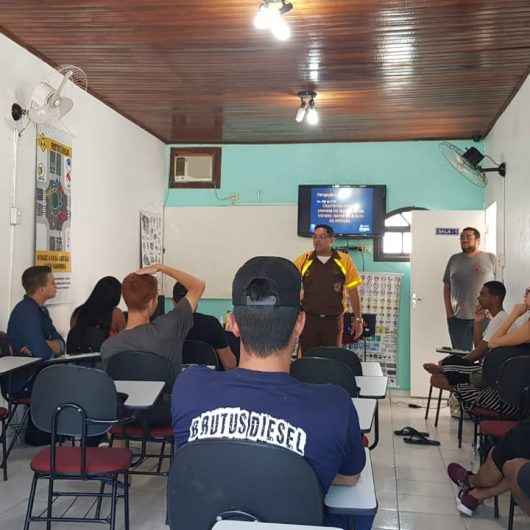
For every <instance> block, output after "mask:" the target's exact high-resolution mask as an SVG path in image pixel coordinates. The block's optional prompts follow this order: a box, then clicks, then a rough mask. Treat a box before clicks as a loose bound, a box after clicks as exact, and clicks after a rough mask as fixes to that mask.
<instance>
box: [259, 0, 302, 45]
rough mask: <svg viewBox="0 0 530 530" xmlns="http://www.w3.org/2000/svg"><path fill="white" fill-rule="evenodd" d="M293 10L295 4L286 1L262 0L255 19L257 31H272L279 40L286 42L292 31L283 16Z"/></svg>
mask: <svg viewBox="0 0 530 530" xmlns="http://www.w3.org/2000/svg"><path fill="white" fill-rule="evenodd" d="M292 9H293V4H292V3H291V2H287V1H286V0H262V2H261V4H260V6H259V9H258V12H257V14H256V16H255V18H254V27H255V28H256V29H259V30H262V29H270V30H271V32H272V34H273V35H274V36H275V37H276V38H277V39H278V40H282V41H285V40H287V39H288V38H289V37H290V36H291V29H290V28H289V26H288V24H287V22H286V21H285V19H284V18H283V15H285V14H287V13H289V11H291V10H292Z"/></svg>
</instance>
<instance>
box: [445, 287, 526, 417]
mask: <svg viewBox="0 0 530 530" xmlns="http://www.w3.org/2000/svg"><path fill="white" fill-rule="evenodd" d="M529 318H530V289H526V291H525V298H524V302H523V303H522V304H517V305H515V306H514V307H513V309H512V311H511V312H510V314H509V315H508V317H507V318H506V319H505V320H504V321H503V322H502V323H501V325H500V326H499V327H498V329H497V331H496V332H495V333H494V334H493V337H491V339H489V341H488V345H489V346H490V348H491V351H490V353H488V355H487V357H486V358H485V361H484V367H483V385H481V386H476V385H475V384H472V383H471V382H470V383H457V384H456V385H455V386H454V387H452V389H453V390H454V392H455V394H456V396H457V398H458V399H459V400H460V402H461V403H462V406H463V407H464V410H465V411H466V412H467V411H470V410H471V409H473V408H475V407H479V408H486V409H489V410H491V411H493V412H496V413H497V414H500V415H503V416H517V415H518V413H519V411H518V408H517V407H515V406H513V405H510V404H509V403H506V402H504V401H503V400H502V399H501V398H500V396H499V394H498V392H497V391H496V390H495V389H494V388H493V387H492V385H494V383H495V380H496V378H497V376H498V370H499V368H501V367H502V365H503V363H504V361H506V359H508V358H510V357H514V356H517V355H527V354H528V353H529V347H530V320H529Z"/></svg>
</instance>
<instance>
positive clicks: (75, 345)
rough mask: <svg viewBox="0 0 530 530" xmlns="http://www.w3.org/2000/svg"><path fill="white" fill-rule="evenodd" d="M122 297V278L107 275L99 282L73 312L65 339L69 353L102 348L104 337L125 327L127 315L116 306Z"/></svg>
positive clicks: (105, 338) (106, 337)
mask: <svg viewBox="0 0 530 530" xmlns="http://www.w3.org/2000/svg"><path fill="white" fill-rule="evenodd" d="M120 299H121V283H120V281H119V280H117V279H116V278H114V277H113V276H105V277H104V278H101V280H99V281H98V283H96V286H95V287H94V289H93V290H92V293H91V294H90V296H89V297H88V299H87V301H86V302H85V303H84V304H83V305H80V306H79V307H78V308H77V309H76V310H75V311H74V312H73V313H72V318H71V319H70V333H68V339H67V342H66V350H67V352H68V353H71V354H76V353H88V352H95V351H99V349H100V346H101V344H102V343H103V342H104V341H105V340H107V339H108V338H109V337H112V336H114V335H116V334H118V333H119V332H120V331H121V330H122V329H124V328H125V317H124V316H123V312H122V311H121V309H119V308H118V307H117V306H118V304H119V303H120Z"/></svg>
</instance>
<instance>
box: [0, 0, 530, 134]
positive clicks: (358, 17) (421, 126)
mask: <svg viewBox="0 0 530 530" xmlns="http://www.w3.org/2000/svg"><path fill="white" fill-rule="evenodd" d="M292 1H293V3H294V6H295V7H294V9H293V10H292V11H291V12H290V13H289V14H288V15H287V16H286V20H287V21H288V23H289V25H290V27H291V30H292V36H291V39H290V40H288V41H286V42H280V41H277V40H275V39H274V38H273V37H272V35H271V34H270V32H267V31H257V30H256V29H255V28H254V26H253V23H252V21H253V17H254V15H255V13H256V11H257V8H258V5H259V0H76V1H75V2H71V0H50V1H43V0H40V1H36V0H2V2H1V4H0V29H2V31H3V32H4V33H6V34H7V35H8V36H9V37H11V38H13V39H14V40H16V41H17V42H19V43H21V44H22V45H24V46H26V47H27V48H29V49H30V50H32V51H34V52H36V53H37V54H38V55H40V56H41V57H42V58H44V59H45V60H47V61H48V62H49V63H51V64H53V65H59V64H75V65H77V66H80V67H82V68H83V69H84V70H85V71H86V72H87V74H88V81H89V87H90V91H91V92H92V93H94V94H95V95H96V96H98V97H100V98H101V99H102V100H103V101H105V102H106V103H108V104H110V105H111V106H113V107H114V108H116V109H117V110H118V111H120V112H122V113H123V114H124V115H126V116H127V117H129V118H130V119H132V120H133V121H134V122H136V123H138V124H140V125H141V126H142V127H144V128H145V129H147V130H149V131H151V132H153V133H154V134H155V135H156V136H158V137H159V138H161V139H162V140H163V141H165V142H167V143H179V142H194V143H195V142H203V143H218V142H227V143H254V142H258V143H276V142H314V141H363V140H409V139H434V138H470V137H472V136H474V135H481V136H483V135H485V134H486V133H487V132H488V131H489V129H490V128H491V126H492V125H493V123H494V122H495V119H496V118H497V117H498V116H499V114H500V113H501V112H502V110H503V109H504V108H505V106H506V104H507V103H508V102H509V100H510V98H511V97H512V96H513V94H514V93H515V91H516V90H517V89H518V87H519V86H520V84H521V82H522V81H523V79H524V76H525V75H526V74H527V72H528V68H529V65H530V1H529V0H370V1H368V0H333V1H332V0H292ZM303 89H314V90H316V91H317V92H318V97H317V106H318V109H319V112H320V124H319V125H318V126H317V127H310V126H308V125H307V124H299V123H296V122H295V120H294V116H295V113H296V110H297V107H298V106H299V99H298V98H297V96H296V93H297V92H298V91H300V90H303Z"/></svg>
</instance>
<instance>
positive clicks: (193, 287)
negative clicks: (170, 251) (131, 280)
mask: <svg viewBox="0 0 530 530" xmlns="http://www.w3.org/2000/svg"><path fill="white" fill-rule="evenodd" d="M157 272H161V273H162V274H165V275H167V276H169V277H170V278H173V279H174V280H176V281H177V282H179V283H181V284H182V285H183V286H184V287H186V289H187V290H188V292H187V293H186V298H187V299H188V302H189V304H190V306H191V309H192V310H193V311H195V309H196V307H197V304H198V303H199V300H200V298H201V296H202V293H204V289H205V288H206V283H205V282H203V281H202V280H199V278H196V277H195V276H192V275H191V274H188V273H187V272H183V271H179V270H177V269H173V268H172V267H168V266H167V265H162V264H161V263H155V264H154V265H151V266H149V267H144V268H143V269H139V270H138V271H136V274H156V273H157Z"/></svg>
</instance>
